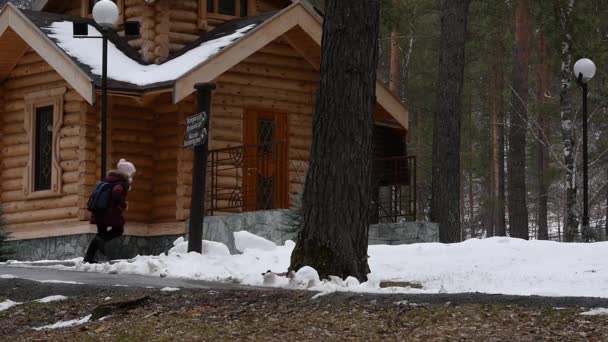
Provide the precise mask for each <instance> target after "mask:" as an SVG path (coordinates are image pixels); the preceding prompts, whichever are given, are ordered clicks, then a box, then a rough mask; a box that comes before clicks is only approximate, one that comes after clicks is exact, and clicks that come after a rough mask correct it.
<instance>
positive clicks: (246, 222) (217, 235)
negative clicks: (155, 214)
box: [8, 210, 439, 261]
mask: <svg viewBox="0 0 608 342" xmlns="http://www.w3.org/2000/svg"><path fill="white" fill-rule="evenodd" d="M242 230H245V231H248V232H250V233H252V234H255V235H258V236H261V237H263V238H265V239H267V240H270V241H272V242H274V243H276V244H278V245H282V244H284V243H285V241H287V240H295V238H296V234H297V232H296V231H295V229H294V228H293V227H291V225H290V217H289V216H288V212H287V211H286V210H271V211H256V212H248V213H243V214H238V215H232V216H211V217H206V218H205V224H204V227H203V239H205V240H209V241H217V242H221V243H224V244H225V245H226V246H228V249H230V252H231V253H233V254H236V253H239V251H238V250H237V249H236V247H235V243H234V234H233V233H234V232H238V231H242ZM93 236H94V235H93V234H81V235H70V236H61V237H53V238H44V239H32V240H19V241H11V242H9V243H8V245H9V247H11V248H12V249H13V251H14V252H15V254H14V255H13V256H12V257H11V258H10V259H15V260H24V261H31V260H66V259H72V258H76V257H81V256H83V255H84V252H85V250H86V248H87V246H88V243H89V242H90V241H91V239H92V238H93ZM178 237H180V235H172V236H154V237H136V236H122V237H120V238H118V239H116V240H114V241H112V242H110V243H109V244H108V245H107V246H106V252H107V254H108V255H107V258H108V259H126V258H132V257H135V256H137V255H159V254H161V253H166V252H167V251H168V250H169V249H170V248H171V247H173V241H175V240H176V239H177V238H178ZM438 241H439V229H438V226H437V225H436V224H434V223H428V222H424V223H422V222H401V223H390V224H376V225H372V226H371V227H370V231H369V243H370V245H377V244H385V245H400V244H411V243H423V242H438ZM103 259H104V258H100V260H103Z"/></svg>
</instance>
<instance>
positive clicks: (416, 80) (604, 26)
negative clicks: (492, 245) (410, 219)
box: [311, 0, 608, 241]
mask: <svg viewBox="0 0 608 342" xmlns="http://www.w3.org/2000/svg"><path fill="white" fill-rule="evenodd" d="M311 2H312V3H313V4H314V5H315V6H316V7H317V8H319V9H321V10H322V8H323V1H311ZM518 6H520V7H519V12H517V13H516V8H517V7H518ZM381 18H382V19H381V20H382V24H381V33H380V37H379V41H380V44H379V45H380V61H379V70H378V72H379V77H381V78H382V79H383V80H384V81H385V82H386V83H387V84H389V83H391V81H390V80H391V72H392V73H393V79H394V81H393V82H395V84H391V86H392V87H393V89H395V91H396V93H397V94H399V97H400V98H401V99H402V100H403V101H404V102H405V103H406V104H407V105H408V107H409V110H410V132H409V144H408V153H409V154H410V155H415V156H416V157H417V165H418V170H417V191H418V194H417V199H418V204H417V205H418V208H417V212H418V219H419V220H426V219H428V217H429V210H430V203H431V174H432V172H431V167H432V165H431V164H432V163H431V161H432V153H433V148H432V145H433V143H432V139H433V121H434V113H435V111H436V109H437V105H436V101H437V86H438V84H437V78H438V66H439V63H438V61H439V56H438V51H439V41H440V36H441V2H440V1H435V0H383V3H382V14H381ZM605 18H608V1H606V0H542V1H524V0H504V1H484V0H471V1H470V5H469V12H468V26H467V35H466V55H465V84H464V93H463V99H462V102H463V117H462V130H461V162H460V163H461V172H460V177H461V182H460V184H461V185H460V186H461V191H460V211H461V215H460V217H461V220H462V222H461V224H462V239H466V238H471V237H486V236H493V235H502V234H500V226H501V220H502V225H503V226H504V227H505V230H506V235H511V234H510V229H509V222H508V216H509V215H508V214H507V213H508V204H509V203H508V202H509V192H508V187H509V184H508V176H509V174H508V169H509V168H508V163H509V148H510V146H509V141H510V137H509V133H510V132H511V130H513V132H514V131H516V130H517V129H523V130H524V131H525V146H523V147H522V148H521V149H518V150H516V149H513V150H512V152H513V151H520V150H521V151H525V159H524V160H525V199H526V201H525V206H526V208H527V213H528V214H527V216H528V230H529V237H530V238H532V239H536V238H540V239H546V238H548V239H552V240H560V241H561V240H564V239H565V240H566V241H576V240H581V239H584V240H587V241H591V240H595V241H597V240H605V239H606V233H607V232H608V223H607V222H606V221H607V220H606V217H607V216H608V204H607V202H608V87H607V86H608V83H607V82H608V73H607V71H608V21H606V20H605ZM516 23H518V25H516ZM516 33H517V34H518V39H519V40H518V41H519V45H518V46H517V47H518V48H520V50H519V51H516V45H515V38H516ZM522 43H523V45H527V49H523V50H522V49H521V45H522ZM391 45H392V47H393V48H391ZM516 52H517V55H516ZM522 53H523V55H522ZM515 56H517V59H516V57H515ZM579 58H590V59H591V60H593V61H594V62H595V64H596V66H597V73H596V76H595V77H594V78H593V80H591V81H590V82H589V121H588V124H589V128H588V129H589V134H588V139H589V216H590V231H587V232H583V229H582V228H581V227H580V225H581V223H582V217H581V215H582V172H581V170H582V166H581V163H582V144H581V136H582V116H581V114H582V113H581V110H582V93H581V90H580V88H579V87H578V85H577V84H576V80H575V78H574V75H573V74H572V66H573V64H574V62H576V61H577V60H578V59H579ZM391 59H393V63H391ZM397 60H398V68H395V64H396V63H395V62H396V61H397ZM526 60H527V63H526V64H527V65H528V68H527V69H526V68H524V70H523V71H517V68H514V64H515V62H516V61H519V62H520V64H521V62H522V61H524V62H525V61H526ZM391 64H393V68H392V69H391ZM396 72H397V73H398V77H395V73H396ZM522 73H526V74H525V75H523V76H525V77H522ZM566 76H567V77H566ZM515 89H519V90H520V91H521V90H522V89H524V90H527V92H525V93H526V94H527V97H528V100H527V101H525V99H523V98H522V96H520V95H519V93H518V92H517V91H516V90H515ZM518 106H519V108H522V109H523V114H524V115H519V114H518V112H517V108H518ZM564 108H566V109H568V108H571V110H570V111H568V110H565V111H564ZM518 119H519V120H518ZM522 125H523V126H525V127H522ZM520 131H521V130H520ZM567 142H568V143H567ZM568 145H569V146H568ZM570 147H571V149H572V156H573V158H572V160H571V161H569V160H568V158H565V156H566V155H568V151H569V150H570V149H569V148H570ZM517 153H519V154H523V153H521V152H517ZM518 157H521V155H518ZM570 177H571V178H572V179H573V182H572V186H570V187H569V186H568V184H569V183H568V181H569V178H570ZM569 191H570V192H569ZM568 195H570V196H571V197H570V200H571V202H572V203H567V202H568ZM519 204H522V203H515V204H514V205H519ZM569 204H570V205H569ZM569 214H570V215H569ZM565 225H570V226H576V227H575V228H574V229H575V230H576V231H574V232H572V234H574V235H570V236H568V235H567V234H568V229H567V228H566V236H565V233H564V231H565V227H564V226H565ZM543 227H547V228H546V229H543ZM571 230H572V228H571Z"/></svg>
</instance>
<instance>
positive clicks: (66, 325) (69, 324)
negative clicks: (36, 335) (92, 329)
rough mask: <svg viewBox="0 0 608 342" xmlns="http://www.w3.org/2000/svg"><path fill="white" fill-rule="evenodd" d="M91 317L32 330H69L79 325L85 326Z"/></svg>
mask: <svg viewBox="0 0 608 342" xmlns="http://www.w3.org/2000/svg"><path fill="white" fill-rule="evenodd" d="M91 317H92V315H88V316H86V317H83V318H81V319H74V320H71V321H59V322H57V323H53V324H50V325H45V326H43V327H38V328H34V330H50V329H60V328H70V327H75V326H78V325H81V324H85V323H87V322H88V321H90V320H91Z"/></svg>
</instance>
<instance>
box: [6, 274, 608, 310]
mask: <svg viewBox="0 0 608 342" xmlns="http://www.w3.org/2000/svg"><path fill="white" fill-rule="evenodd" d="M2 275H5V277H2ZM6 275H12V276H14V277H16V278H8V277H6ZM49 281H50V282H49ZM146 287H148V288H149V287H152V288H163V287H177V288H183V289H201V290H210V289H213V290H237V289H238V290H252V291H255V290H259V288H255V287H250V286H243V285H239V284H226V283H216V282H206V281H199V280H190V279H178V278H160V277H148V276H140V275H125V274H105V273H92V272H74V271H63V270H57V269H52V268H46V267H15V266H7V265H0V298H2V297H4V298H10V299H11V300H13V301H30V300H35V299H39V298H43V297H46V296H50V295H64V296H78V295H86V294H88V293H90V292H91V291H95V290H98V289H108V288H111V289H114V290H116V289H120V290H124V291H130V290H137V289H140V288H146ZM286 291H287V290H286ZM313 295H314V294H313V293H311V297H312V296H313ZM319 300H323V301H344V300H349V301H362V302H370V301H371V302H374V301H375V302H378V303H395V302H399V301H404V300H405V301H407V302H409V303H419V304H445V303H450V304H453V305H462V304H504V305H520V306H552V307H585V308H592V307H605V308H608V298H592V297H539V296H506V295H493V294H482V293H458V294H390V295H377V294H360V293H333V294H329V295H325V296H321V297H319Z"/></svg>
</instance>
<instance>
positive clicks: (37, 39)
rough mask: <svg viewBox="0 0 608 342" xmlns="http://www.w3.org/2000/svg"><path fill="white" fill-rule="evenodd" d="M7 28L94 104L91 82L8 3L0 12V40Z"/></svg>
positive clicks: (65, 55) (44, 35)
mask: <svg viewBox="0 0 608 342" xmlns="http://www.w3.org/2000/svg"><path fill="white" fill-rule="evenodd" d="M8 28H10V29H11V30H12V32H14V33H16V34H17V35H18V36H19V37H20V38H21V39H22V40H23V41H24V42H25V43H26V44H27V45H28V46H29V47H31V48H32V49H33V50H34V51H36V53H38V54H39V55H40V56H41V57H42V58H43V59H44V60H45V61H46V62H47V63H48V64H49V65H50V66H51V67H52V68H53V69H55V71H57V73H58V74H59V75H61V77H62V78H63V79H64V80H66V82H67V83H68V84H69V85H70V86H71V87H72V88H74V90H76V92H78V94H80V96H82V97H83V98H84V99H85V100H86V101H87V102H88V103H89V104H91V105H93V103H94V102H95V96H94V87H93V80H92V79H91V78H90V77H89V76H88V75H87V74H86V73H85V72H84V71H83V70H82V69H81V68H80V67H78V65H76V63H74V61H72V59H71V58H70V57H69V56H68V55H67V54H65V52H63V51H62V50H61V49H60V48H59V47H58V46H57V45H56V44H55V43H54V42H52V41H51V40H50V39H49V38H48V37H47V36H46V34H44V33H43V32H42V31H40V29H39V28H38V27H36V25H34V24H33V23H32V22H31V21H29V20H28V19H27V18H26V17H25V16H24V15H23V13H21V11H19V9H18V8H16V7H15V6H14V5H12V4H10V3H9V4H8V5H6V6H5V7H4V8H3V9H2V10H1V12H0V38H1V37H2V36H4V34H5V33H6V32H7V29H8Z"/></svg>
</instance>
